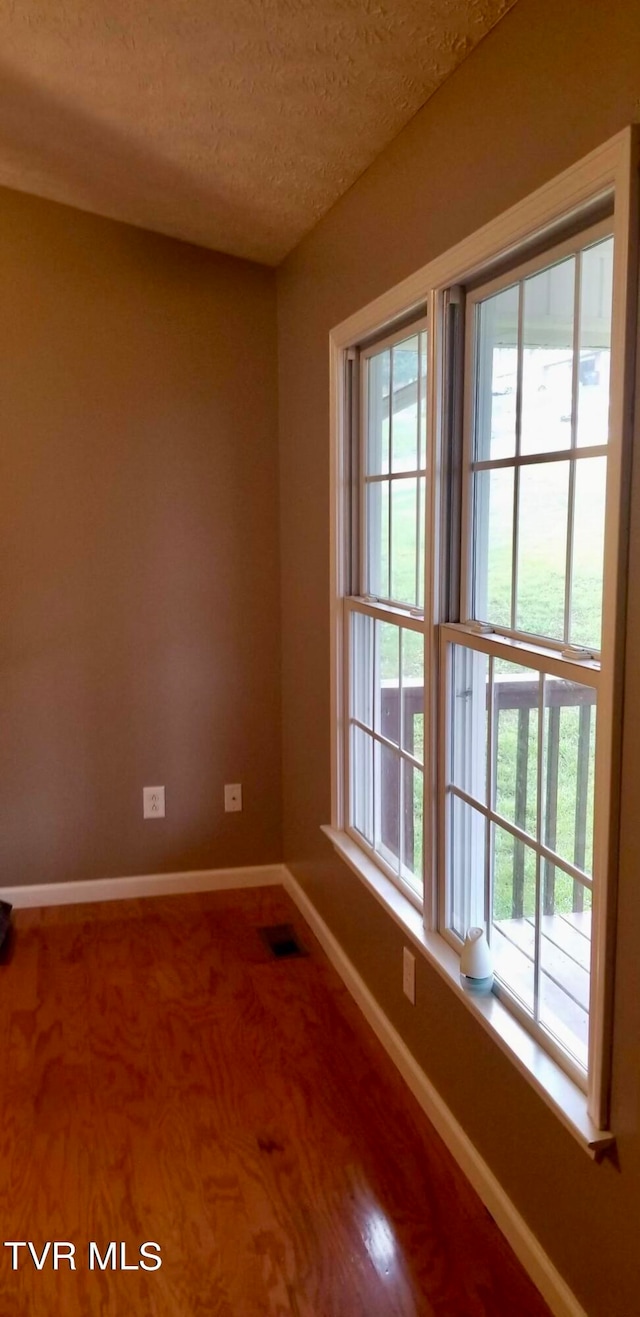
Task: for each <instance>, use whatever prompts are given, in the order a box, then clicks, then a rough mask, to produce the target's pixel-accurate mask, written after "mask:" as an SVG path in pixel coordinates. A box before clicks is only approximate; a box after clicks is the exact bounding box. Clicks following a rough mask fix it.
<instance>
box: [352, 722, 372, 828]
mask: <svg viewBox="0 0 640 1317" xmlns="http://www.w3.org/2000/svg"><path fill="white" fill-rule="evenodd" d="M373 747H374V741H373V739H372V737H370V736H368V735H367V733H366V732H363V731H362V730H361V728H360V727H353V726H352V727H351V823H352V825H353V827H354V828H357V830H358V832H360V833H362V836H363V837H365V838H366V840H367V841H368V842H369V844H370V845H371V846H373Z"/></svg>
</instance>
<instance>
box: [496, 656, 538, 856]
mask: <svg viewBox="0 0 640 1317" xmlns="http://www.w3.org/2000/svg"><path fill="white" fill-rule="evenodd" d="M539 706H540V677H539V674H538V673H537V672H534V671H533V669H531V668H522V667H520V666H519V665H516V664H515V663H501V664H500V671H496V673H495V676H494V683H493V755H494V780H495V808H496V813H498V814H502V816H503V817H504V818H506V819H508V820H509V822H510V823H515V824H516V825H517V827H519V828H523V829H524V831H526V832H529V833H531V835H532V836H534V837H535V835H536V830H537V807H538V709H539ZM518 854H519V855H520V852H518ZM518 864H519V865H520V869H522V858H521V857H520V859H519V860H518ZM520 881H522V876H521V879H520Z"/></svg>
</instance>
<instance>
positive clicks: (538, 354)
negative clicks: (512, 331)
mask: <svg viewBox="0 0 640 1317" xmlns="http://www.w3.org/2000/svg"><path fill="white" fill-rule="evenodd" d="M575 265H576V262H575V257H574V256H570V257H569V258H568V260H566V261H560V262H559V264H558V265H552V266H550V267H549V268H548V269H546V270H541V271H540V273H539V274H534V275H532V276H531V278H529V279H525V281H524V326H523V356H522V416H521V435H520V451H521V452H522V453H547V452H551V451H553V450H556V449H560V448H568V447H569V446H570V444H571V409H572V398H573V312H574V283H575Z"/></svg>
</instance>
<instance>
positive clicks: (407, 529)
mask: <svg viewBox="0 0 640 1317" xmlns="http://www.w3.org/2000/svg"><path fill="white" fill-rule="evenodd" d="M417 531H418V523H417V481H416V478H415V477H412V478H407V479H404V478H401V479H399V480H393V481H392V482H391V594H390V598H391V599H394V600H396V601H397V602H398V603H406V604H413V605H416V606H417V602H418V601H417V545H418V537H417Z"/></svg>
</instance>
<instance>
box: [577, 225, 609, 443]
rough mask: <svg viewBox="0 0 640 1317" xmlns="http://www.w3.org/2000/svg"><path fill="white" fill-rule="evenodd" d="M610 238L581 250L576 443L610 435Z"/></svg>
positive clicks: (600, 440) (601, 440) (594, 440)
mask: <svg viewBox="0 0 640 1317" xmlns="http://www.w3.org/2000/svg"><path fill="white" fill-rule="evenodd" d="M612 292H613V238H605V240H604V242H598V243H596V245H595V246H594V247H587V249H586V251H584V252H583V253H582V271H581V284H580V369H579V385H578V445H579V446H581V445H588V444H606V443H607V441H608V438H609V366H610V360H611V301H612Z"/></svg>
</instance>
